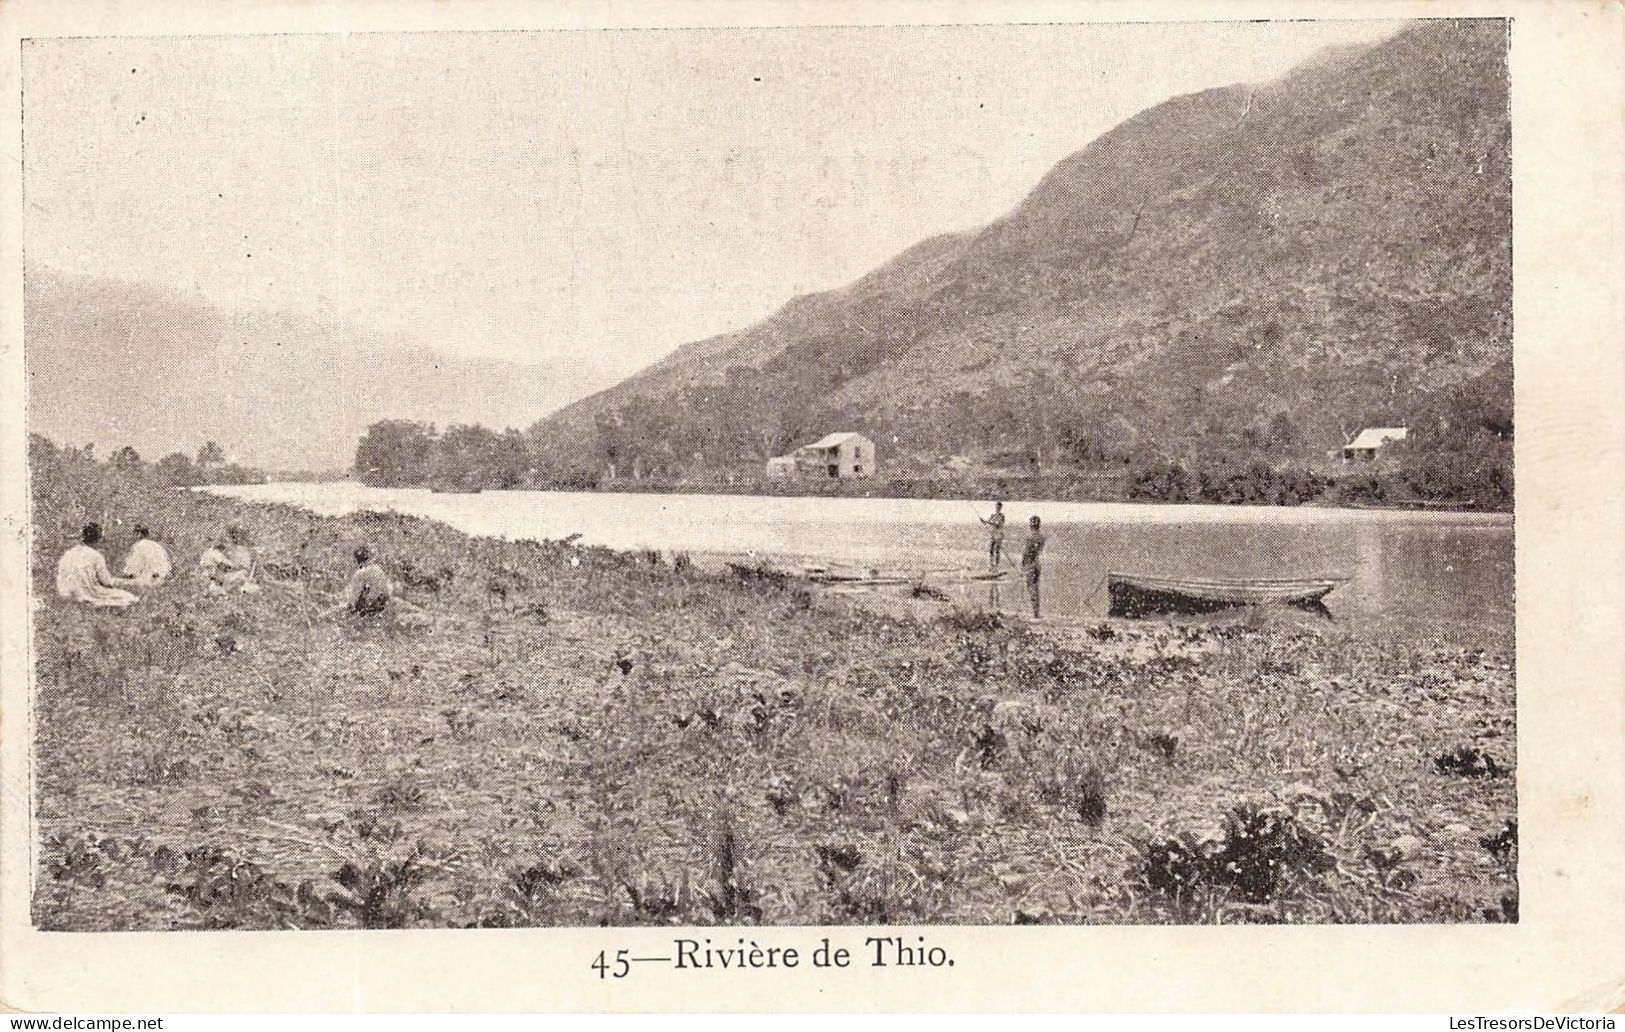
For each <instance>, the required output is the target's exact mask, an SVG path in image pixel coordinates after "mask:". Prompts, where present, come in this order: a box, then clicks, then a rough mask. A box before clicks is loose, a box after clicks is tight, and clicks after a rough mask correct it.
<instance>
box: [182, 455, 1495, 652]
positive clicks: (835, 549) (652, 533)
mask: <svg viewBox="0 0 1625 1032" xmlns="http://www.w3.org/2000/svg"><path fill="white" fill-rule="evenodd" d="M211 490H214V491H217V492H219V493H220V494H224V495H228V496H231V497H235V498H240V499H243V500H245V501H261V502H283V503H287V504H291V505H296V506H299V507H301V508H305V509H308V510H310V511H312V512H316V513H320V514H323V515H333V516H336V515H341V514H344V513H348V512H353V511H355V510H358V509H364V508H366V509H392V510H395V511H397V512H401V513H406V514H410V515H414V516H422V517H427V518H429V519H434V520H439V521H441V522H444V523H447V524H450V525H451V526H453V527H456V528H457V529H459V530H462V531H464V532H466V533H470V534H480V535H488V536H494V537H508V538H537V539H543V538H552V539H558V538H563V537H566V536H568V535H570V534H580V535H581V538H582V540H583V541H584V542H586V543H589V544H598V545H606V546H609V547H611V548H639V549H642V548H651V549H660V550H662V551H665V552H668V553H671V552H689V553H692V554H694V555H696V556H706V555H713V556H714V555H729V554H734V555H738V554H749V555H755V556H759V557H763V558H770V559H773V560H775V561H778V562H780V563H783V564H785V565H786V566H787V567H791V568H794V566H796V565H797V564H800V563H809V562H811V563H845V564H851V565H853V566H855V567H859V568H871V567H872V568H879V569H883V570H886V571H896V572H908V573H915V572H918V571H921V570H949V569H956V568H985V566H986V562H987V560H986V533H985V531H984V530H983V528H982V527H981V526H980V525H979V524H978V523H977V522H976V520H977V516H978V515H979V514H985V513H986V512H989V511H991V506H988V505H974V504H972V503H970V502H963V501H943V500H937V499H889V498H810V497H809V498H785V497H767V496H735V495H679V494H635V493H610V492H555V491H487V492H484V493H481V494H434V493H432V492H430V491H427V490H424V489H415V488H372V487H365V486H362V485H359V484H353V483H349V482H341V483H325V484H302V483H274V484H257V485H250V486H244V487H220V488H212V489H211ZM1006 512H1007V513H1008V515H1009V517H1010V529H1009V531H1008V534H1007V539H1006V548H1007V550H1008V551H1010V552H1011V553H1013V557H1017V558H1019V553H1020V548H1021V543H1022V541H1023V539H1024V538H1025V535H1026V522H1027V517H1028V516H1029V515H1031V514H1035V513H1036V514H1038V515H1040V516H1042V517H1043V522H1044V530H1045V532H1046V533H1047V535H1048V545H1047V548H1046V551H1045V564H1044V596H1045V607H1046V610H1047V611H1049V612H1052V613H1055V614H1057V615H1062V616H1091V615H1100V614H1103V613H1104V611H1105V606H1106V593H1105V591H1104V588H1103V587H1102V586H1101V581H1102V579H1103V578H1104V576H1105V573H1106V571H1107V570H1108V569H1112V570H1121V571H1131V572H1142V573H1161V574H1169V575H1176V576H1178V575H1188V576H1203V575H1211V576H1266V577H1287V576H1299V575H1309V574H1321V573H1331V574H1340V575H1343V576H1347V577H1348V578H1349V582H1348V583H1346V584H1343V585H1341V586H1339V587H1338V588H1337V589H1336V590H1335V591H1333V592H1332V594H1331V595H1330V596H1328V598H1327V600H1326V602H1327V606H1328V608H1329V609H1330V610H1331V612H1332V614H1333V616H1334V618H1336V619H1338V620H1339V621H1342V622H1349V623H1356V624H1367V625H1372V626H1374V627H1375V626H1380V627H1384V628H1388V629H1390V630H1393V631H1394V632H1396V633H1400V632H1413V631H1418V630H1421V631H1426V632H1429V633H1442V634H1443V635H1444V636H1446V637H1449V638H1453V639H1460V640H1464V641H1477V640H1480V639H1481V638H1482V637H1483V636H1484V635H1488V636H1490V637H1492V638H1496V639H1507V640H1509V639H1510V637H1511V634H1512V629H1513V591H1514V577H1513V553H1514V549H1513V524H1512V517H1511V516H1510V515H1507V514H1503V513H1446V512H1399V511H1385V510H1369V509H1332V508H1316V507H1298V508H1286V507H1266V506H1228V505H1142V504H1128V503H1111V502H1027V501H1021V502H1013V503H1010V504H1009V505H1007V506H1006ZM945 579H951V577H946V575H945ZM948 590H949V591H950V592H951V593H954V594H956V595H958V596H959V599H960V601H962V602H965V603H967V604H976V605H984V606H985V605H989V604H991V605H994V606H997V607H999V608H1003V609H1006V610H1011V611H1015V610H1017V609H1019V608H1020V607H1021V605H1022V604H1023V603H1024V602H1025V597H1024V591H1023V590H1022V588H1021V585H1020V578H1019V576H1017V575H1014V574H1012V575H1011V576H1010V577H1007V578H1005V584H1004V586H1003V587H1002V588H1001V589H998V590H997V591H990V589H989V588H988V587H987V586H985V585H974V586H972V585H959V586H950V587H949V588H948Z"/></svg>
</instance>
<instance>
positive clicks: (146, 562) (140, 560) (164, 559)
mask: <svg viewBox="0 0 1625 1032" xmlns="http://www.w3.org/2000/svg"><path fill="white" fill-rule="evenodd" d="M172 570H173V567H172V566H171V564H170V562H169V553H168V552H166V551H164V546H163V545H160V544H159V543H158V542H156V541H154V540H153V539H152V532H151V531H149V530H148V529H147V527H146V525H145V524H141V523H137V524H136V525H135V544H133V545H131V546H130V551H129V552H128V553H126V554H125V556H124V576H126V577H128V578H130V579H131V580H133V581H135V582H136V583H137V584H140V585H142V586H143V587H157V586H158V585H160V584H162V583H164V582H165V581H167V580H169V575H170V573H171V571H172Z"/></svg>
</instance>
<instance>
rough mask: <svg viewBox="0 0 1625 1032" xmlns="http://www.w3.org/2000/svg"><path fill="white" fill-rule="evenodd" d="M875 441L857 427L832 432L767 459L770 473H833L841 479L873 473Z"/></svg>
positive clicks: (861, 476)
mask: <svg viewBox="0 0 1625 1032" xmlns="http://www.w3.org/2000/svg"><path fill="white" fill-rule="evenodd" d="M878 466H879V459H878V457H877V456H876V455H875V442H873V441H871V440H869V438H867V437H865V436H863V435H862V434H860V433H855V432H853V431H850V430H848V431H845V432H843V433H834V434H829V435H827V436H825V437H822V438H820V439H818V440H816V441H814V442H813V443H811V444H804V445H802V446H801V447H799V448H797V449H796V450H795V451H793V452H791V453H790V454H789V455H777V456H774V457H773V458H771V459H768V460H767V475H768V476H770V477H775V478H779V479H784V478H788V477H793V476H804V477H830V478H835V479H840V480H850V479H854V478H863V477H872V476H874V475H875V473H876V472H877V470H878Z"/></svg>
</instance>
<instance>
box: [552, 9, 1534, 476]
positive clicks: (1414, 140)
mask: <svg viewBox="0 0 1625 1032" xmlns="http://www.w3.org/2000/svg"><path fill="white" fill-rule="evenodd" d="M1506 46H1507V30H1506V24H1505V22H1503V21H1500V20H1468V21H1462V20H1448V21H1431V22H1426V23H1420V24H1418V25H1416V26H1414V27H1412V28H1409V29H1407V30H1406V31H1404V32H1401V33H1400V34H1398V35H1397V36H1395V37H1393V38H1391V39H1389V40H1387V41H1385V42H1382V43H1379V44H1375V45H1371V46H1366V47H1351V48H1340V49H1338V50H1335V51H1332V52H1329V53H1327V54H1324V55H1322V56H1320V57H1319V58H1317V59H1315V60H1313V61H1311V62H1308V63H1306V64H1305V65H1303V66H1302V67H1300V68H1298V69H1297V70H1295V71H1294V72H1292V73H1291V74H1289V75H1287V76H1286V77H1284V78H1282V79H1280V80H1278V81H1276V82H1271V83H1267V84H1261V85H1235V86H1229V87H1225V88H1222V89H1215V90H1209V91H1206V92H1203V93H1199V94H1195V95H1192V96H1185V97H1178V98H1175V99H1173V100H1170V101H1168V102H1166V103H1164V104H1161V105H1158V106H1157V107H1154V108H1151V109H1149V110H1147V111H1145V112H1142V113H1141V114H1139V115H1137V116H1135V117H1134V118H1131V119H1129V120H1128V121H1126V122H1124V123H1123V124H1121V125H1119V126H1118V127H1116V128H1115V129H1113V130H1112V131H1110V132H1108V133H1106V134H1105V135H1104V136H1102V137H1100V138H1099V139H1097V140H1095V141H1094V142H1092V143H1090V144H1089V145H1088V146H1086V147H1085V148H1084V149H1083V150H1081V151H1079V152H1078V153H1077V154H1074V155H1072V156H1071V157H1069V158H1067V159H1066V160H1064V161H1062V162H1061V163H1060V164H1058V165H1057V166H1056V167H1055V168H1054V169H1053V170H1052V171H1051V172H1050V173H1049V174H1048V175H1047V176H1046V177H1045V178H1044V179H1043V181H1042V182H1040V183H1039V184H1038V186H1037V187H1036V188H1035V189H1034V190H1033V192H1032V193H1031V194H1030V195H1029V196H1028V197H1027V199H1026V200H1025V201H1024V202H1023V203H1022V204H1021V205H1019V206H1018V207H1017V208H1016V209H1015V210H1014V211H1012V212H1011V213H1010V214H1009V215H1008V216H1006V217H1005V218H1003V219H1000V220H999V221H997V222H995V223H994V224H992V225H989V226H987V227H985V228H984V229H982V230H980V231H978V232H973V233H966V234H962V235H954V236H944V237H937V238H933V239H930V240H927V241H924V242H922V243H921V244H919V245H917V246H916V247H914V248H912V249H910V250H909V251H907V252H905V253H903V254H901V255H899V256H898V257H897V258H896V259H894V260H893V261H892V262H890V263H888V264H887V265H885V266H883V267H882V268H880V269H877V270H876V271H875V272H873V273H871V274H869V275H868V276H866V277H864V278H862V279H860V280H858V281H857V282H855V283H853V284H851V285H850V286H847V287H845V288H842V289H839V290H834V291H829V292H827V293H822V294H815V295H810V296H805V297H799V298H797V299H795V300H793V301H791V302H790V303H789V304H787V305H785V306H784V308H783V309H781V310H780V311H779V312H777V313H775V314H774V315H772V316H771V317H769V318H768V319H766V320H764V321H763V322H761V323H759V324H757V325H755V326H752V327H749V328H746V329H744V330H741V331H739V332H737V333H733V334H727V335H724V336H721V337H716V338H711V339H708V340H704V341H698V342H695V343H692V344H689V345H686V346H684V347H682V348H679V349H678V350H677V351H676V352H674V353H673V354H672V355H671V356H669V357H668V358H667V359H665V360H663V361H661V362H659V363H657V364H655V365H654V366H652V367H650V368H649V369H647V370H645V371H643V372H642V373H639V374H638V375H636V376H633V377H632V378H630V379H628V380H626V381H625V382H623V383H621V384H619V385H617V386H616V387H613V388H611V389H609V390H607V391H604V392H601V393H599V394H597V395H594V396H592V397H590V398H587V399H585V400H583V401H581V402H579V403H577V404H574V405H572V406H569V407H568V408H566V409H564V410H562V411H561V412H559V413H558V414H557V415H555V416H554V417H552V418H550V419H548V420H546V421H544V422H542V423H541V424H539V425H538V426H536V427H535V428H533V438H534V440H535V441H536V444H537V447H538V454H539V456H540V461H539V465H540V466H542V467H543V468H544V469H545V470H546V471H548V473H549V475H551V476H552V477H553V478H554V479H555V480H558V481H576V482H583V481H587V482H599V483H601V482H603V481H606V480H607V481H610V482H611V483H614V482H618V481H623V480H630V479H633V478H641V477H644V476H655V477H660V476H665V477H673V478H695V477H699V478H705V477H712V478H715V477H716V476H717V475H718V474H720V473H722V472H724V471H739V472H746V471H748V470H749V469H751V468H753V467H754V466H755V465H756V464H758V463H759V462H760V461H761V460H762V459H764V458H765V457H767V456H769V455H773V454H777V453H780V452H782V451H785V450H787V449H788V448H790V447H793V446H794V445H796V444H798V443H802V442H804V441H806V440H810V439H814V438H816V437H818V436H820V435H821V434H823V433H824V432H826V431H828V430H831V429H847V428H851V429H859V430H862V431H864V432H865V433H867V434H868V435H869V436H870V437H872V438H873V439H875V440H876V441H877V442H880V443H881V444H882V446H883V452H882V459H883V462H884V463H885V464H886V465H887V466H888V467H889V468H890V469H891V470H892V471H893V472H897V473H900V474H904V475H912V476H918V475H927V474H940V473H942V472H943V471H945V470H948V469H950V468H953V467H955V465H956V464H957V465H958V466H960V467H963V466H965V465H967V464H968V465H969V466H972V467H977V468H980V469H982V470H984V471H993V472H995V473H1003V474H1010V475H1029V474H1052V473H1055V472H1057V471H1069V470H1097V471H1098V470H1105V469H1114V468H1115V469H1119V470H1121V469H1124V468H1135V469H1138V468H1141V467H1149V468H1157V467H1158V466H1160V465H1164V464H1168V463H1172V464H1176V465H1179V466H1182V467H1183V468H1185V470H1186V471H1187V473H1188V474H1189V475H1190V476H1191V477H1192V478H1194V477H1195V476H1196V475H1197V474H1198V473H1199V471H1200V470H1202V469H1204V468H1209V467H1213V466H1237V467H1245V466H1247V465H1249V464H1252V463H1263V464H1264V465H1266V466H1268V467H1270V468H1276V469H1278V468H1281V467H1286V466H1298V467H1305V466H1313V465H1316V464H1323V463H1324V462H1325V458H1326V453H1327V451H1328V450H1329V449H1334V448H1337V447H1339V446H1340V445H1342V444H1343V443H1344V441H1345V440H1346V435H1350V434H1352V433H1353V432H1354V431H1355V430H1357V429H1358V428H1360V427H1362V426H1366V425H1401V426H1409V427H1411V429H1412V443H1411V446H1410V448H1409V453H1410V454H1409V456H1408V457H1407V459H1406V471H1405V473H1404V475H1401V476H1398V477H1396V478H1392V479H1394V481H1395V484H1396V485H1399V486H1401V487H1403V486H1404V484H1409V483H1410V482H1416V483H1425V484H1430V485H1432V486H1433V488H1436V489H1440V490H1442V492H1443V494H1444V495H1446V496H1450V497H1456V498H1458V499H1459V498H1468V497H1471V498H1475V499H1476V500H1478V501H1479V502H1480V503H1481V504H1510V497H1511V436H1512V377H1511V355H1512V326H1511V302H1512V273H1511V267H1512V266H1511V175H1510V173H1511V164H1510V157H1511V155H1510V123H1509V120H1508V114H1507V92H1506ZM1423 467H1427V471H1426V472H1420V471H1421V470H1422V468H1423ZM1447 482H1448V483H1447ZM1391 486H1392V485H1391ZM1404 489H1405V490H1409V488H1408V487H1405V488H1404ZM1370 493H1374V494H1378V495H1380V494H1386V493H1389V488H1388V487H1386V486H1385V487H1379V488H1378V489H1376V490H1375V491H1373V492H1370ZM1417 493H1418V495H1419V496H1420V495H1423V494H1425V493H1426V492H1422V491H1419V492H1417Z"/></svg>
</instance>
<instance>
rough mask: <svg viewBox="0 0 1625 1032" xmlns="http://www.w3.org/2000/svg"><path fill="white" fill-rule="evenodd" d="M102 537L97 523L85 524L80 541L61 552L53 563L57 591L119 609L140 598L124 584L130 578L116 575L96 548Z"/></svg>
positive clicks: (91, 602)
mask: <svg viewBox="0 0 1625 1032" xmlns="http://www.w3.org/2000/svg"><path fill="white" fill-rule="evenodd" d="M101 540H102V527H101V524H99V523H87V524H85V529H84V531H83V532H82V533H81V534H80V535H79V541H80V543H79V544H77V545H74V546H73V547H72V548H70V549H68V550H67V551H66V552H64V553H62V558H61V559H60V560H58V561H57V564H56V593H57V594H58V595H61V596H62V597H63V598H65V599H70V600H72V601H74V602H83V603H85V604H86V605H91V606H98V607H112V608H122V607H124V606H128V605H132V604H134V603H135V602H137V601H139V599H138V598H137V597H136V596H135V595H132V594H131V593H130V592H128V591H124V590H123V587H124V586H126V585H133V584H134V583H135V582H134V581H133V580H126V579H123V578H120V577H115V576H113V574H112V571H110V570H109V569H108V568H107V559H106V558H105V557H103V556H102V554H101V552H100V551H98V550H97V549H96V545H98V544H99V543H100V542H101Z"/></svg>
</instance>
